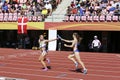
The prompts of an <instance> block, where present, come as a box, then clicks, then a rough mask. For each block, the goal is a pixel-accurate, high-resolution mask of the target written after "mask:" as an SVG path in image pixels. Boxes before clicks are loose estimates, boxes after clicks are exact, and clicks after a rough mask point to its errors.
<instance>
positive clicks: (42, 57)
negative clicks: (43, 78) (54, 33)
mask: <svg viewBox="0 0 120 80" xmlns="http://www.w3.org/2000/svg"><path fill="white" fill-rule="evenodd" d="M55 40H57V39H53V40H45V39H44V36H43V35H40V38H39V41H38V42H39V48H40V51H41V55H40V57H39V61H40V62H41V64H42V65H43V66H44V69H43V71H47V70H48V68H47V65H46V63H45V61H46V60H47V62H48V63H50V60H49V59H48V58H46V56H47V49H46V46H47V44H46V43H48V42H51V41H55Z"/></svg>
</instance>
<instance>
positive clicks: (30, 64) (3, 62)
mask: <svg viewBox="0 0 120 80" xmlns="http://www.w3.org/2000/svg"><path fill="white" fill-rule="evenodd" d="M2 63H3V64H5V65H6V66H7V65H9V64H10V65H22V66H28V64H23V63H22V64H21V63H15V64H14V63H12V62H9V63H7V62H5V63H4V62H1V64H2ZM51 64H53V65H60V66H63V65H64V66H66V64H60V63H51ZM67 65H69V66H71V65H73V64H67ZM29 66H30V67H39V65H31V64H29ZM87 66H89V67H96V68H97V67H101V68H118V69H120V67H119V66H107V67H105V66H104V65H103V66H102V65H101V66H100V65H95V66H94V65H93V66H92V65H87Z"/></svg>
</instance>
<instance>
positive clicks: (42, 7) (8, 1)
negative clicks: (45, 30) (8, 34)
mask: <svg viewBox="0 0 120 80" xmlns="http://www.w3.org/2000/svg"><path fill="white" fill-rule="evenodd" d="M60 2H61V0H0V21H1V22H7V21H10V22H16V21H17V18H18V17H19V16H20V13H21V12H24V13H25V15H26V16H27V17H29V21H38V22H40V21H44V18H46V17H47V16H49V15H51V13H52V11H53V10H55V9H56V7H57V5H58V4H59V3H60Z"/></svg>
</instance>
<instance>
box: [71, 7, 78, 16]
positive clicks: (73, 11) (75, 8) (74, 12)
mask: <svg viewBox="0 0 120 80" xmlns="http://www.w3.org/2000/svg"><path fill="white" fill-rule="evenodd" d="M77 13H78V8H77V7H75V6H74V8H72V14H73V15H77Z"/></svg>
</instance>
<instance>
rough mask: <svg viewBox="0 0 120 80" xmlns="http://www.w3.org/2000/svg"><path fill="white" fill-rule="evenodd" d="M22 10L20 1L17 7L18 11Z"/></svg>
mask: <svg viewBox="0 0 120 80" xmlns="http://www.w3.org/2000/svg"><path fill="white" fill-rule="evenodd" d="M21 10H22V8H21V6H20V4H19V3H18V4H17V9H16V11H17V13H20V12H21Z"/></svg>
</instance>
